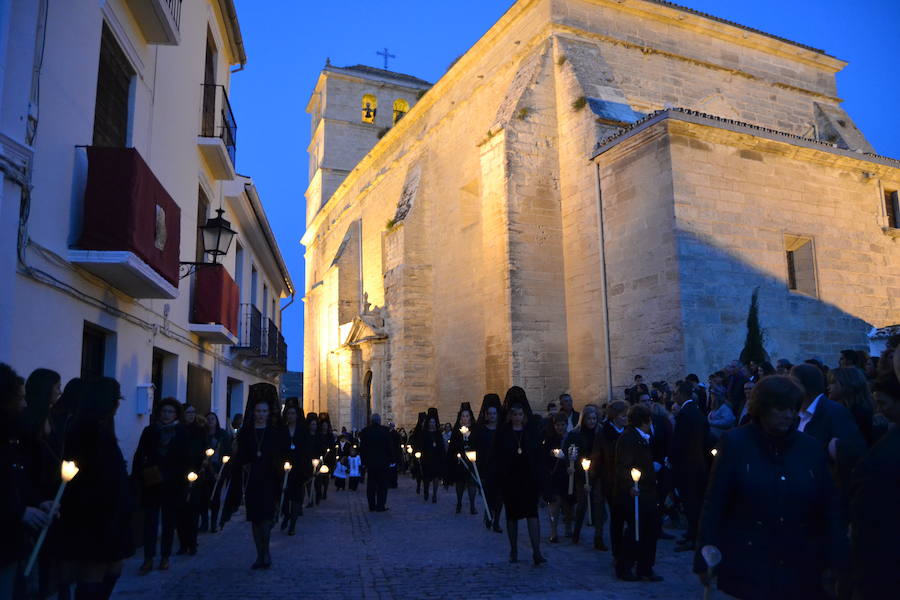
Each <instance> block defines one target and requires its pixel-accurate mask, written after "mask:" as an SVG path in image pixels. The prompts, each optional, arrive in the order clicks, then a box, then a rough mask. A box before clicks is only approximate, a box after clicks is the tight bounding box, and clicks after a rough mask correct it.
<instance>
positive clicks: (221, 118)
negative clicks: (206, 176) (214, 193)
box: [197, 83, 237, 181]
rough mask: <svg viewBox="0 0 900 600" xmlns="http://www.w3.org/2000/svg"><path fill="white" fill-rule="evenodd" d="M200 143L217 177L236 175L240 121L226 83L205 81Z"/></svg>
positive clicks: (203, 153)
mask: <svg viewBox="0 0 900 600" xmlns="http://www.w3.org/2000/svg"><path fill="white" fill-rule="evenodd" d="M201 85H202V86H203V100H202V111H201V117H200V135H199V137H198V138H197V146H198V147H199V148H200V153H201V154H202V155H203V158H204V159H205V160H206V163H207V164H208V165H209V168H210V170H211V171H212V173H213V175H214V176H215V177H216V179H220V180H225V181H230V180H232V179H234V178H235V177H236V172H235V164H236V163H235V156H236V154H237V122H236V121H235V120H234V112H233V111H232V110H231V103H230V102H229V101H228V93H227V92H226V91H225V86H224V85H219V84H211V83H204V84H201Z"/></svg>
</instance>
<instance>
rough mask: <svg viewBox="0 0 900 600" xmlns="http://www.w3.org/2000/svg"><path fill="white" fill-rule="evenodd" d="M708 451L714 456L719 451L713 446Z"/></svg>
mask: <svg viewBox="0 0 900 600" xmlns="http://www.w3.org/2000/svg"><path fill="white" fill-rule="evenodd" d="M709 453H710V454H712V455H713V457H715V456H716V454H718V453H719V451H718V450H716V449H715V448H713V449H712V450H710V451H709Z"/></svg>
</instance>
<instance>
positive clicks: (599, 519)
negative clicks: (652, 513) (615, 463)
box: [563, 404, 607, 551]
mask: <svg viewBox="0 0 900 600" xmlns="http://www.w3.org/2000/svg"><path fill="white" fill-rule="evenodd" d="M602 430H603V428H602V426H601V424H600V409H599V407H598V406H597V405H596V404H587V405H585V406H584V408H582V409H581V418H580V420H579V422H578V427H576V428H575V429H573V430H572V431H570V432H569V435H567V436H566V439H565V441H564V442H563V448H564V449H565V451H566V452H567V453H569V452H570V451H571V449H572V446H574V447H575V448H576V450H577V452H576V454H575V464H574V469H575V482H574V483H575V501H576V506H575V532H574V533H573V534H572V543H573V544H577V543H578V541H579V539H580V537H581V528H582V526H583V525H584V519H585V515H586V513H587V506H588V502H590V503H591V517H592V518H593V521H594V522H593V526H594V549H596V550H602V551H606V550H607V547H606V543H604V541H603V524H604V523H605V522H606V506H605V502H604V496H603V494H604V491H603V480H602V478H601V475H602V473H603V465H602V464H601V463H602V458H603V449H602V443H603V435H602ZM585 458H589V459H590V460H591V467H590V469H589V471H588V481H590V486H589V488H590V489H589V490H588V489H587V488H586V487H585V474H584V469H583V468H582V466H581V461H582V459H585Z"/></svg>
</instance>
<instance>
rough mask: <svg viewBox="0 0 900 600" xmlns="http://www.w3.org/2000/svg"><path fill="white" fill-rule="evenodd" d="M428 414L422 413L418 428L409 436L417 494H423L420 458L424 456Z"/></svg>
mask: <svg viewBox="0 0 900 600" xmlns="http://www.w3.org/2000/svg"><path fill="white" fill-rule="evenodd" d="M426 416H427V414H426V413H423V412H420V413H419V415H418V417H417V420H416V426H415V427H414V428H413V431H412V434H411V435H410V436H409V445H410V447H411V449H412V452H408V453H407V454H408V455H409V459H410V468H409V472H410V475H412V476H413V477H414V478H415V480H416V493H417V494H421V493H422V461H421V459H420V457H421V456H422V436H423V434H424V431H425V417H426Z"/></svg>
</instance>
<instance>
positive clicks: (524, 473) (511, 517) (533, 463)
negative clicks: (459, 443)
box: [495, 386, 547, 566]
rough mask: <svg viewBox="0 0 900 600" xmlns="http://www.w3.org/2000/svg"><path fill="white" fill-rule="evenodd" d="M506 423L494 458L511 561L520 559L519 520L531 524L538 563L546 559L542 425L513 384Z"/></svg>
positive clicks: (529, 528) (523, 393)
mask: <svg viewBox="0 0 900 600" xmlns="http://www.w3.org/2000/svg"><path fill="white" fill-rule="evenodd" d="M504 406H505V407H506V411H505V412H506V415H507V416H506V423H505V424H504V425H503V427H502V429H501V430H500V431H499V433H498V434H497V446H496V449H495V453H496V454H495V457H496V458H495V460H496V468H497V473H498V475H499V484H500V494H501V496H502V498H503V506H504V509H505V510H506V534H507V536H508V537H509V561H510V562H513V563H515V562H518V560H519V555H518V538H519V521H520V520H522V519H525V520H526V522H527V524H528V537H529V538H530V539H531V551H532V559H533V560H534V564H535V566H537V565H540V564H543V563H545V562H547V559H545V558H544V557H543V555H542V554H541V531H540V523H539V521H538V500H539V498H540V495H541V491H542V489H543V487H544V480H543V474H544V473H545V471H546V469H545V468H544V466H543V460H544V456H543V454H542V453H541V424H540V422H539V420H538V419H537V418H535V417H534V415H533V413H532V412H531V406H530V405H529V404H528V398H527V396H526V395H525V390H523V389H522V388H520V387H518V386H513V387H511V388H510V389H509V390H508V391H507V392H506V398H505V399H504Z"/></svg>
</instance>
